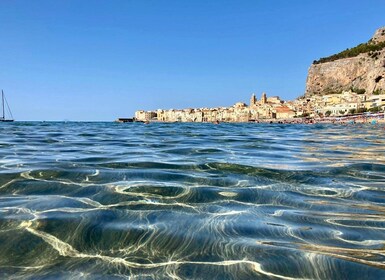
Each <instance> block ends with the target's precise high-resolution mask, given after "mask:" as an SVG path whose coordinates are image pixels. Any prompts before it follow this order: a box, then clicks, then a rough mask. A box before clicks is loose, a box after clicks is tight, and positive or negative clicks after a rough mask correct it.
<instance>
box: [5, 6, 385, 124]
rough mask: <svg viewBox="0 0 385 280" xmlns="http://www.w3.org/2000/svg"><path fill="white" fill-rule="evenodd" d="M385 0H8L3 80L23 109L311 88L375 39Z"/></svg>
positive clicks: (103, 110) (94, 107)
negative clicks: (319, 74)
mask: <svg viewBox="0 0 385 280" xmlns="http://www.w3.org/2000/svg"><path fill="white" fill-rule="evenodd" d="M384 11H385V1H383V0H370V1H362V0H360V1H355V0H349V1H342V0H335V1H329V0H324V1H308V0H290V1H289V0H269V1H268V0H265V1H261V0H234V1H229V0H212V1H209V0H206V1H203V0H202V1H201V0H194V1H191V0H172V1H166V0H158V1H151V0H137V1H130V0H93V1H87V0H82V1H78V0H55V1H52V0H46V1H42V0H34V1H30V0H24V1H21V0H0V88H2V89H4V91H5V93H6V95H7V98H8V101H9V103H10V106H11V108H12V111H13V114H14V117H15V118H16V119H17V120H91V121H96V120H106V121H110V120H114V119H115V118H117V117H131V116H133V114H134V112H135V110H138V109H145V110H150V109H158V108H186V107H217V106H231V105H232V104H234V103H235V102H237V101H244V102H248V101H249V97H250V95H251V93H256V94H257V97H258V98H260V95H261V93H262V92H263V91H264V92H266V93H267V95H268V96H271V95H279V96H281V97H282V98H283V99H285V100H289V99H294V98H296V97H297V96H299V95H301V94H303V92H304V89H305V81H306V75H307V70H308V67H309V66H310V64H311V63H312V61H313V60H315V59H318V58H320V57H323V56H328V55H330V54H334V53H336V52H339V51H341V50H344V49H346V48H348V47H353V46H355V45H357V44H359V43H362V42H366V41H367V40H369V39H370V37H371V36H372V35H373V33H374V31H375V30H376V29H377V28H379V27H381V26H385V17H384Z"/></svg>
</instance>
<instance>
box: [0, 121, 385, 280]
mask: <svg viewBox="0 0 385 280" xmlns="http://www.w3.org/2000/svg"><path fill="white" fill-rule="evenodd" d="M0 130H1V132H2V133H1V134H0V135H1V136H0V174H1V176H0V248H1V250H0V255H1V257H0V276H1V278H7V279H36V278H43V279H53V278H54V279H56V278H59V279H60V278H63V279H67V278H74V279H94V278H96V279H114V278H116V279H259V278H266V279H331V278H332V279H357V278H359V279H382V278H384V277H385V250H384V248H385V241H384V240H385V231H384V229H385V215H384V214H385V193H384V187H383V186H384V183H385V175H384V174H385V145H384V144H385V140H383V139H385V137H384V136H385V131H384V130H383V129H381V127H378V126H373V125H356V126H347V125H314V126H306V125H278V124H272V125H269V124H266V125H261V124H220V125H215V126H214V125H211V124H151V125H148V126H145V125H142V124H115V123H38V122H36V123H28V122H25V123H24V122H16V123H9V124H8V123H4V124H1V126H0Z"/></svg>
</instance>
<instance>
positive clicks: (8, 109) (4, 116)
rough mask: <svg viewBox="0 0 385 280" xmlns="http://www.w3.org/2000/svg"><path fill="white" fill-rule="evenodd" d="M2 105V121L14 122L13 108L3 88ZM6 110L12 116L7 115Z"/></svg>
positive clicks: (0, 119)
mask: <svg viewBox="0 0 385 280" xmlns="http://www.w3.org/2000/svg"><path fill="white" fill-rule="evenodd" d="M1 107H2V116H1V118H0V121H2V122H13V121H14V119H13V115H12V111H11V108H10V107H9V105H8V102H7V99H6V98H5V95H4V91H3V90H1ZM6 112H7V113H8V115H9V117H10V118H7V117H6Z"/></svg>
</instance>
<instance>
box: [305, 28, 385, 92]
mask: <svg viewBox="0 0 385 280" xmlns="http://www.w3.org/2000/svg"><path fill="white" fill-rule="evenodd" d="M384 42H385V27H383V28H380V29H378V30H377V31H376V33H375V34H374V36H373V38H372V39H371V40H370V41H369V42H368V43H367V44H362V45H360V46H361V49H363V48H369V47H373V46H374V45H376V46H382V45H383V44H384ZM358 47H359V46H358ZM352 50H353V49H352ZM334 59H335V58H334ZM323 60H326V61H327V60H328V59H323ZM320 61H322V59H321V60H320ZM350 89H353V90H354V91H363V90H365V93H366V94H371V93H373V92H376V91H377V92H379V91H385V48H384V47H382V49H379V50H375V51H368V52H364V53H360V54H358V55H356V56H353V57H348V58H339V59H335V60H333V61H328V62H317V63H315V64H313V65H312V66H311V67H310V68H309V73H308V77H307V81H306V93H305V95H306V96H309V95H315V94H319V95H325V94H330V93H339V92H342V91H344V90H350Z"/></svg>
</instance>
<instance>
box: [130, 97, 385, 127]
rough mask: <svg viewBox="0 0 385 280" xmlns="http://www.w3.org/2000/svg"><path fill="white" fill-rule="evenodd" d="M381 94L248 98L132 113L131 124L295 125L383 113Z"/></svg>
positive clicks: (384, 103) (384, 100) (384, 102)
mask: <svg viewBox="0 0 385 280" xmlns="http://www.w3.org/2000/svg"><path fill="white" fill-rule="evenodd" d="M384 107H385V94H370V95H366V94H364V93H363V92H362V91H359V92H355V91H352V90H350V91H344V92H341V93H338V94H329V95H313V96H302V97H300V98H297V99H295V100H293V101H284V100H281V98H280V97H279V96H271V97H268V96H267V95H266V93H262V95H261V98H260V99H259V100H258V99H257V97H256V95H255V94H252V95H251V98H250V102H249V104H246V103H244V102H237V103H235V104H234V105H233V106H231V107H217V108H187V109H179V110H177V109H170V110H163V109H158V110H156V111H144V110H140V111H136V112H135V120H136V121H142V122H151V121H153V122H154V121H157V122H277V121H285V122H296V121H298V119H303V118H309V119H318V120H322V119H326V118H333V117H334V118H336V117H346V116H354V115H355V114H362V113H366V112H371V113H378V112H383V109H384Z"/></svg>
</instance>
